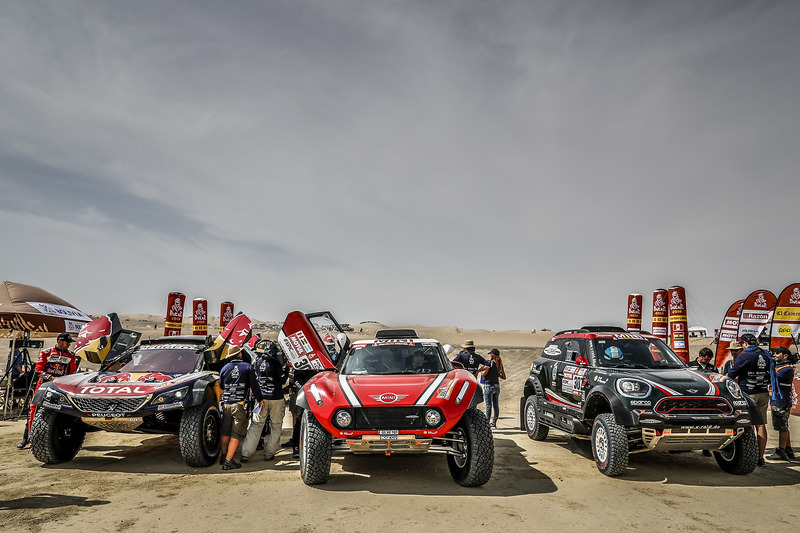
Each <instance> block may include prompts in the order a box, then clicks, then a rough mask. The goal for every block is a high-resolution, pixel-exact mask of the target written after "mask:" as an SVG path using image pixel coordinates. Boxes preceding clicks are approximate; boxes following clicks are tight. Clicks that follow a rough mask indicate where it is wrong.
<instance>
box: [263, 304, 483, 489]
mask: <svg viewBox="0 0 800 533" xmlns="http://www.w3.org/2000/svg"><path fill="white" fill-rule="evenodd" d="M319 317H325V318H328V319H329V320H331V321H332V322H333V323H334V324H335V325H336V328H337V329H338V330H339V334H338V335H337V342H336V344H337V350H336V354H335V355H333V354H332V353H331V352H329V351H328V350H326V348H325V345H324V344H323V342H322V339H321V338H320V335H319V333H318V330H317V329H316V328H315V326H314V325H313V324H312V322H311V320H312V319H316V318H319ZM278 340H279V342H280V344H281V347H282V348H283V351H284V353H286V355H287V357H288V358H289V360H290V361H291V363H292V365H293V366H294V368H295V374H296V375H297V374H300V373H302V372H304V371H316V373H315V374H313V376H312V377H311V378H310V379H309V380H308V381H307V382H306V383H305V384H304V385H303V388H302V391H300V392H299V393H298V397H297V404H298V406H300V407H302V408H303V409H304V412H303V419H302V430H301V436H300V474H301V477H302V479H303V481H304V482H305V483H306V484H308V485H313V484H321V483H325V482H327V481H328V477H329V475H330V466H331V456H332V454H333V453H337V454H338V453H355V454H366V453H373V454H374V453H377V454H382V455H387V456H391V455H393V454H397V453H402V454H422V453H441V454H445V455H446V456H447V464H448V467H449V469H450V474H451V475H452V477H453V479H454V480H455V481H456V483H458V484H459V485H463V486H467V487H475V486H481V485H483V484H485V483H486V482H487V481H489V478H490V477H491V475H492V468H493V464H494V442H493V439H492V432H491V428H490V427H489V422H488V420H487V419H486V416H485V414H484V413H483V411H481V410H479V409H477V406H478V405H479V404H480V403H481V402H482V401H483V391H482V388H481V386H480V384H479V383H478V382H477V380H476V379H475V376H473V375H472V374H471V373H470V372H468V371H466V370H463V369H460V368H454V367H453V365H452V364H451V362H450V361H449V360H448V359H447V353H448V351H449V349H450V346H442V345H441V344H440V343H439V342H438V341H436V340H434V339H421V338H419V336H418V335H417V332H416V331H414V330H413V329H400V330H397V329H388V330H380V331H378V332H377V333H376V335H375V339H372V340H362V341H357V342H355V343H352V344H350V341H349V340H348V339H347V337H346V334H344V332H343V330H342V328H341V327H340V326H338V323H337V322H336V320H335V319H334V318H333V316H332V315H330V313H328V312H324V313H314V314H309V315H306V314H303V313H301V312H299V311H294V312H292V313H290V314H289V316H287V318H286V321H285V322H284V324H283V329H282V330H281V332H280V334H279V336H278ZM333 357H335V358H336V363H335V364H334V363H333V361H332V358H333ZM312 373H313V372H312Z"/></svg>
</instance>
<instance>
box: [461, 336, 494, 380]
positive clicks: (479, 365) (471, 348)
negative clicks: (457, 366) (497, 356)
mask: <svg viewBox="0 0 800 533" xmlns="http://www.w3.org/2000/svg"><path fill="white" fill-rule="evenodd" d="M461 348H463V349H462V350H461V351H460V352H459V353H458V355H456V357H455V359H453V362H454V363H461V365H462V366H463V367H464V368H465V369H467V370H469V371H470V372H471V373H472V374H473V375H475V376H477V374H478V372H479V371H480V370H483V368H484V367H487V366H489V361H487V360H486V359H484V358H483V356H481V355H478V354H476V353H475V343H474V342H472V341H470V340H467V341H464V344H462V345H461Z"/></svg>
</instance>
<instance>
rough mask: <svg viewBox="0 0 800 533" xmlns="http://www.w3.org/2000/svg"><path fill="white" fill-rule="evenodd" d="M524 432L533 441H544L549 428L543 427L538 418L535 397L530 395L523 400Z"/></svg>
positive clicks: (537, 405) (537, 406)
mask: <svg viewBox="0 0 800 533" xmlns="http://www.w3.org/2000/svg"><path fill="white" fill-rule="evenodd" d="M524 413H525V431H526V432H527V433H528V437H530V438H531V439H533V440H545V439H546V438H547V434H548V432H549V431H550V428H548V427H547V426H545V425H543V424H542V423H541V420H540V418H539V404H538V402H537V401H536V395H535V394H531V395H530V396H528V399H527V400H525V411H524Z"/></svg>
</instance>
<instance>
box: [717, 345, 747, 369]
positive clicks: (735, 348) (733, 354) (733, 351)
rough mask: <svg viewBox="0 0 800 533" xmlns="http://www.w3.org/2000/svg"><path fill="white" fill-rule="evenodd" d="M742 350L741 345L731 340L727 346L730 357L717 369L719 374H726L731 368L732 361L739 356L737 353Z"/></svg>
mask: <svg viewBox="0 0 800 533" xmlns="http://www.w3.org/2000/svg"><path fill="white" fill-rule="evenodd" d="M742 350H743V348H742V345H741V344H739V343H738V342H736V341H733V342H732V343H731V344H730V346H728V352H730V354H731V358H730V359H728V360H727V361H725V363H723V365H722V367H721V368H720V369H719V373H720V374H722V375H723V376H727V375H728V372H730V370H731V368H733V363H734V362H735V361H736V358H737V357H739V354H740V353H742Z"/></svg>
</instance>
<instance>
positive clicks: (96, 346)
mask: <svg viewBox="0 0 800 533" xmlns="http://www.w3.org/2000/svg"><path fill="white" fill-rule="evenodd" d="M112 315H113V313H112V314H111V315H106V317H102V318H110V320H109V323H108V324H107V326H108V327H106V326H103V328H105V329H102V328H101V329H102V330H101V331H99V332H95V333H97V334H96V335H94V334H93V333H92V332H91V331H89V332H88V334H84V333H86V332H84V331H83V330H82V334H84V337H83V338H81V337H80V336H79V339H78V345H77V348H79V353H82V354H83V355H84V356H86V357H87V359H89V360H90V361H93V362H98V363H101V367H100V371H98V372H93V373H78V374H72V375H69V376H63V377H59V378H56V379H55V380H54V381H52V382H48V383H45V384H43V385H42V386H41V387H40V388H39V390H38V391H37V393H36V395H35V396H34V398H33V403H34V405H36V406H37V412H36V416H35V417H34V420H33V426H32V428H31V435H30V440H31V451H32V452H33V455H34V456H35V457H36V459H38V460H39V461H41V462H43V463H47V464H52V463H62V462H65V461H70V460H71V459H73V458H74V457H75V455H76V454H77V453H78V451H79V450H80V448H81V446H82V444H83V440H84V436H85V434H86V432H87V431H98V430H106V431H114V432H138V433H155V434H164V433H166V434H177V435H178V436H179V442H180V450H181V455H182V456H183V458H184V460H185V461H186V464H188V465H189V466H209V465H211V464H213V463H214V462H215V461H216V459H217V458H218V456H219V452H220V431H219V430H220V414H219V410H218V407H217V405H218V399H219V386H218V385H217V379H218V374H217V373H216V371H215V370H217V366H219V364H220V363H219V362H218V361H214V360H213V357H210V354H212V352H209V351H207V349H208V348H209V346H210V344H211V338H210V337H209V338H206V337H197V336H178V337H161V338H157V339H148V340H144V341H142V342H141V343H140V344H138V345H136V346H133V344H135V340H138V338H139V336H138V334H137V335H133V336H132V335H131V333H133V332H124V331H122V332H120V331H119V329H118V324H117V325H116V328H117V329H116V331H115V329H114V324H113V322H114V320H116V316H115V315H113V316H112ZM98 320H101V319H98ZM91 324H92V323H90V325H91ZM104 324H105V323H104ZM132 339H135V340H134V342H129V341H131V340H132ZM125 341H128V342H125ZM120 345H121V346H120ZM113 347H118V349H117V350H113V349H112V348H113Z"/></svg>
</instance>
